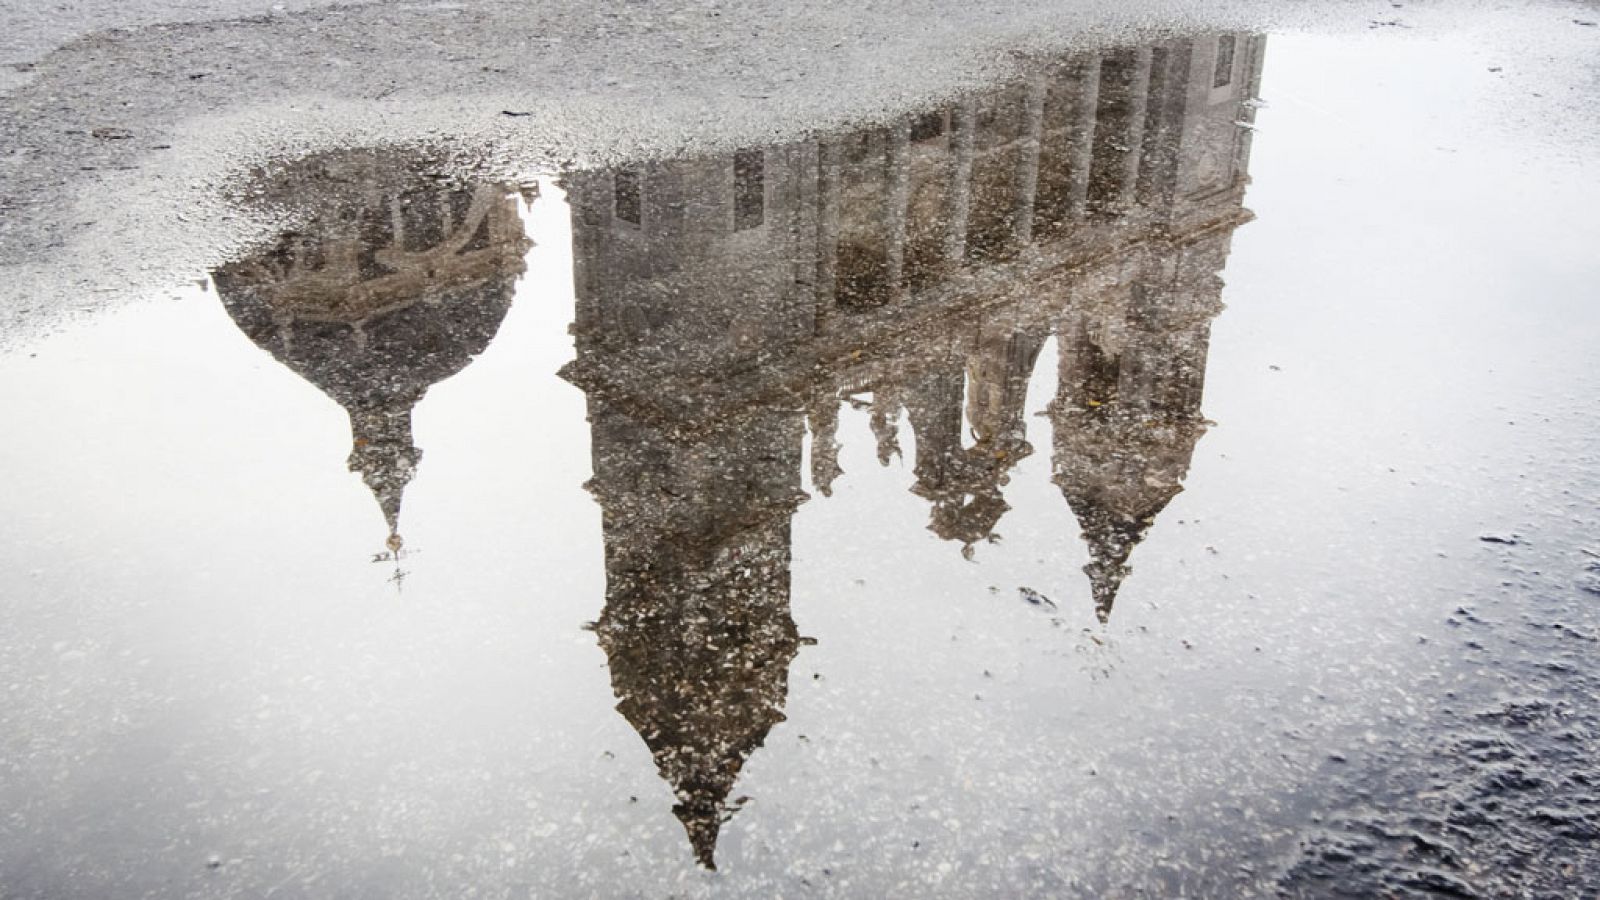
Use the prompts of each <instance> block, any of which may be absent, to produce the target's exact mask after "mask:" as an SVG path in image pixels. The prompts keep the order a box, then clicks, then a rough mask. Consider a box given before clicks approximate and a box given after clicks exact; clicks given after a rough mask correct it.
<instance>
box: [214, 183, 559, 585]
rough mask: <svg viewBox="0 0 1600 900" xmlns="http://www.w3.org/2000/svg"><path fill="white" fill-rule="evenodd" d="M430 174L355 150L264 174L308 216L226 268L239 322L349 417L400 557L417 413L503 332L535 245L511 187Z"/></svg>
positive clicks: (359, 459) (352, 460)
mask: <svg viewBox="0 0 1600 900" xmlns="http://www.w3.org/2000/svg"><path fill="white" fill-rule="evenodd" d="M428 170H429V166H428V165H427V161H426V160H424V159H420V158H418V157H415V156H413V155H408V154H403V153H399V152H376V151H350V152H346V153H337V154H328V155H323V156H317V157H311V158H308V159H304V160H300V161H298V162H296V163H294V164H292V165H289V166H285V167H283V168H280V169H276V170H273V171H271V172H268V173H263V174H262V175H261V176H260V178H259V179H258V180H257V183H256V184H255V185H254V187H255V190H256V191H258V192H259V194H260V195H262V196H263V197H264V198H265V199H266V200H267V201H268V202H271V203H274V204H278V205H280V206H282V207H284V208H286V209H287V210H289V211H291V213H292V214H293V215H295V216H296V218H297V220H299V221H301V222H303V223H304V224H303V225H301V227H299V228H298V229H297V230H294V231H290V232H286V233H284V234H283V235H282V236H280V237H279V238H278V240H277V241H276V242H275V243H273V244H272V245H270V246H268V247H266V248H265V249H263V250H261V251H260V252H258V253H256V254H254V255H252V256H249V257H247V258H245V259H243V260H240V261H238V262H233V263H229V264H228V265H225V266H223V267H222V268H220V269H218V270H217V271H216V272H215V273H213V281H214V282H215V284H216V286H217V292H218V294H219V295H220V297H221V299H222V304H223V307H224V308H225V309H226V310H227V311H228V315H229V316H230V317H232V318H233V321H234V322H235V323H236V324H237V325H238V326H239V329H240V330H241V331H243V332H244V333H245V335H246V336H248V337H249V338H250V340H251V341H253V342H254V343H255V344H256V345H257V346H259V347H261V348H262V349H263V350H266V351H267V352H268V353H270V354H272V356H273V357H274V358H275V359H277V360H278V361H279V362H281V363H283V364H284V365H285V366H287V367H288V368H289V369H290V370H292V371H293V372H294V373H295V374H297V375H299V376H300V377H301V378H304V379H305V380H306V381H309V382H310V383H311V384H313V385H315V386H316V387H317V388H318V389H319V390H321V391H322V392H323V393H324V394H327V395H328V396H329V397H330V398H332V399H333V400H334V402H336V403H338V404H339V405H340V406H342V407H344V409H345V411H346V412H347V413H348V414H349V416H350V432H351V445H352V446H351V451H350V457H349V466H350V471H352V472H356V473H359V474H360V475H361V478H362V480H363V481H364V482H366V485H367V487H368V488H370V489H371V491H372V494H373V496H374V497H375V498H376V499H377V501H378V506H379V508H380V509H381V510H382V512H383V517H384V520H385V522H386V524H387V526H388V532H389V537H388V541H387V545H388V548H389V551H390V553H391V554H398V553H399V552H400V549H401V546H402V540H401V537H400V506H401V501H402V495H403V493H404V491H405V487H406V485H407V484H408V483H409V482H410V481H411V478H412V476H413V475H414V474H415V472H416V467H417V463H418V462H419V461H420V460H421V458H422V451H421V450H420V449H418V448H417V446H416V444H415V443H414V441H413V440H412V432H411V414H412V411H413V410H414V409H415V407H416V405H417V403H418V402H419V401H421V399H422V397H423V395H424V394H426V393H427V391H428V388H430V387H432V386H433V385H435V384H437V383H439V382H441V381H443V380H445V379H446V378H449V377H450V376H452V375H454V374H456V373H457V372H459V371H461V370H462V369H464V368H466V366H467V365H468V364H470V363H471V362H472V360H473V359H474V358H475V357H476V356H477V355H478V354H480V353H482V352H483V350H484V349H485V348H486V347H488V345H489V342H490V341H492V340H493V339H494V336H495V333H496V332H497V331H498V330H499V328H500V322H501V320H502V319H504V318H505V315H506V311H507V310H508V309H509V308H510V304H511V295H512V292H513V288H514V285H515V283H516V280H517V277H518V276H519V275H521V273H522V271H523V257H524V255H525V254H526V253H527V250H528V248H529V247H530V246H531V242H530V241H529V240H528V239H527V237H526V236H525V235H524V233H523V228H522V222H521V219H520V217H519V216H518V214H517V206H516V201H515V198H514V197H512V196H511V195H510V193H509V190H508V188H506V187H505V186H502V185H488V184H480V185H452V184H448V183H443V182H440V181H438V180H436V179H434V178H430V177H428V176H427V175H426V174H424V173H425V172H427V171H428ZM529 199H530V200H531V199H532V195H531V194H530V195H529Z"/></svg>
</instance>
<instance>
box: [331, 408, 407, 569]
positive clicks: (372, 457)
mask: <svg viewBox="0 0 1600 900" xmlns="http://www.w3.org/2000/svg"><path fill="white" fill-rule="evenodd" d="M350 432H351V437H352V447H351V449H350V459H349V466H350V471H352V472H355V473H358V474H359V475H360V476H361V480H362V481H364V482H366V485H367V488H368V489H370V490H371V491H372V496H373V498H374V499H376V500H377V501H378V508H379V509H381V510H382V511H383V520H384V522H385V523H386V524H387V525H388V526H389V537H388V540H387V541H386V542H385V543H386V545H387V546H388V548H389V550H390V552H391V553H395V554H398V553H399V551H400V548H401V547H402V546H403V545H404V541H403V540H402V539H401V537H400V504H401V502H402V500H403V499H404V495H405V489H406V485H407V484H408V483H410V481H411V478H412V476H413V475H415V474H416V471H417V463H418V461H420V460H421V459H422V451H421V450H418V449H417V447H416V445H415V444H413V443H412V440H411V406H410V405H404V401H399V402H396V403H392V404H389V405H387V406H384V407H379V408H377V409H363V410H351V411H350Z"/></svg>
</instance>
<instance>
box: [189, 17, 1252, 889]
mask: <svg viewBox="0 0 1600 900" xmlns="http://www.w3.org/2000/svg"><path fill="white" fill-rule="evenodd" d="M1262 51H1263V41H1262V39H1261V38H1259V37H1252V36H1246V35H1223V36H1220V37H1208V38H1200V39H1192V40H1175V41H1168V42H1164V43H1160V44H1156V45H1154V46H1150V47H1145V48H1139V49H1132V50H1120V51H1116V52H1111V53H1106V54H1103V55H1097V56H1080V57H1074V58H1070V59H1066V60H1059V61H1055V62H1052V63H1049V64H1044V65H1040V66H1038V67H1036V68H1035V69H1034V70H1033V72H1032V74H1030V75H1029V76H1028V77H1026V78H1025V79H1023V80H1022V81H1020V82H1018V83H1016V84H1013V85H1009V86H1007V87H1005V88H1003V89H1000V90H996V91H993V92H989V93H985V94H978V95H973V96H969V97H966V98H963V99H962V100H960V101H958V102H956V103H954V104H952V105H951V106H949V107H948V108H945V109H941V110H935V111H932V112H925V113H920V114H916V115H911V116H907V117H904V118H901V119H899V120H896V121H894V122H891V123H889V124H887V125H882V126H877V127H871V128H864V129H860V130H857V131H853V132H849V133H846V134H838V135H832V136H826V137H822V138H818V139H813V140H806V141H799V142H794V143H790V144H784V145H779V146H772V147H766V148H759V149H745V150H740V151H737V152H734V153H730V154H726V155H723V156H711V157H704V158H699V159H689V160H681V159H680V160H672V161H666V162H658V163H652V164H648V165H641V166H638V167H632V168H618V169H611V170H604V171H589V172H579V173H575V174H572V175H570V176H568V177H567V179H566V187H567V194H568V199H569V201H570V203H571V207H572V224H573V251H574V259H573V262H574V277H575V282H576V284H575V293H576V296H577V306H576V321H575V322H574V325H573V334H574V336H575V339H576V349H577V358H576V359H575V360H574V361H573V362H572V363H571V364H570V365H569V366H568V367H567V368H566V369H565V370H564V375H565V377H567V378H568V379H569V380H570V381H571V382H573V383H574V384H576V385H578V386H579V387H581V388H582V389H583V390H584V391H585V392H586V394H587V399H588V409H589V421H590V425H591V439H592V453H593V467H594V478H593V480H592V481H590V483H589V489H590V490H591V492H592V493H593V494H594V496H595V498H596V499H597V501H598V502H599V504H600V506H601V509H602V522H603V527H604V543H605V572H606V581H607V587H606V599H605V607H604V610H603V612H602V613H601V615H600V617H599V620H598V622H597V623H596V625H595V631H596V632H597V635H598V639H599V643H600V646H601V648H602V649H603V650H604V651H605V654H606V657H607V659H608V661H609V664H610V669H611V679H612V687H613V689H614V690H615V692H616V695H617V697H618V698H619V703H618V706H617V708H618V710H619V711H620V712H621V713H622V714H623V716H624V717H625V718H626V719H627V720H628V722H629V724H631V725H632V726H633V727H634V729H635V730H637V731H638V733H639V734H640V736H641V737H642V738H643V739H644V741H645V744H646V745H647V746H648V747H649V749H650V752H651V754H652V755H653V757H654V759H655V761H656V765H657V767H658V769H659V770H660V773H661V775H662V777H663V778H664V779H665V780H666V781H667V782H668V783H669V784H670V785H671V786H672V789H673V791H674V793H675V794H676V796H677V804H676V805H675V807H674V810H673V811H674V813H675V814H676V815H677V817H678V818H679V820H680V821H681V822H682V823H683V826H684V829H685V830H686V832H687V834H688V837H689V841H690V843H691V845H692V846H693V849H694V852H695V856H696V857H697V858H698V860H699V861H700V862H701V863H702V864H703V865H705V866H707V867H708V868H714V867H715V861H714V856H715V850H716V843H717V838H718V833H719V830H720V828H721V824H722V822H723V821H725V820H726V818H727V817H728V816H729V815H731V813H732V811H733V809H734V808H736V807H737V805H738V802H737V801H732V802H730V800H729V796H730V794H731V793H732V790H733V786H734V783H735V781H736V780H737V779H738V777H739V773H740V771H741V769H742V768H743V766H744V764H745V762H746V761H747V760H748V759H749V757H750V755H751V754H752V753H753V752H754V751H755V750H756V749H757V748H758V747H760V746H761V745H762V743H763V741H764V740H765V739H766V737H767V735H768V733H769V732H770V731H771V729H772V728H773V727H774V726H775V725H776V724H777V723H779V722H781V721H783V719H784V715H783V706H784V703H785V700H786V696H787V689H788V670H789V666H790V664H791V662H792V661H793V660H794V658H795V656H796V654H797V653H798V652H799V648H800V646H801V645H802V644H803V643H805V639H803V638H801V637H800V636H799V633H798V631H797V629H796V627H795V623H794V620H793V618H792V617H791V614H790V571H789V570H790V523H791V520H792V518H793V516H794V513H795V510H796V509H797V508H798V506H799V505H800V504H801V503H802V502H804V501H805V500H806V499H807V495H806V494H805V493H804V492H803V491H802V489H801V480H802V479H801V469H802V466H803V461H804V459H805V453H804V449H803V448H804V442H805V436H806V433H807V432H808V431H809V432H810V434H811V444H810V447H811V454H810V477H811V481H812V484H813V485H814V486H815V488H816V490H817V491H818V492H819V493H821V494H823V495H824V496H828V495H831V493H832V489H833V485H834V484H835V483H836V482H837V480H838V479H839V478H842V477H845V474H846V473H845V472H844V471H843V469H842V467H841V465H840V463H839V451H840V449H841V448H840V446H839V443H838V440H837V437H836V433H837V427H838V420H839V409H840V406H841V404H842V403H850V404H852V405H853V406H855V407H856V408H861V409H864V410H866V411H867V412H868V414H869V416H870V421H871V430H872V433H873V435H874V439H875V441H876V444H877V447H876V451H877V458H878V459H879V461H880V462H882V463H884V464H887V463H888V462H889V461H890V460H892V459H894V458H895V457H897V456H899V455H900V454H901V452H902V450H901V441H900V428H901V423H902V421H904V422H908V423H909V425H910V429H911V432H912V434H913V435H914V438H915V459H914V460H912V474H913V477H914V483H913V485H912V487H911V490H912V491H913V492H915V493H916V494H917V495H918V496H919V497H922V498H923V499H925V500H926V501H927V503H928V504H929V506H930V515H929V525H928V527H929V529H930V530H932V531H933V532H934V533H935V534H937V535H938V536H939V537H940V538H942V539H945V540H949V541H952V542H955V543H958V544H960V546H961V552H962V553H963V554H964V555H966V556H967V557H968V558H973V557H974V556H975V554H976V552H977V548H978V547H979V546H981V545H982V544H984V543H986V542H991V541H995V540H998V538H999V534H998V531H997V529H998V527H999V525H1000V522H1001V521H1002V519H1003V517H1004V516H1005V514H1006V513H1007V511H1008V510H1009V509H1010V507H1009V505H1008V504H1007V502H1006V499H1005V494H1004V491H1005V488H1006V487H1007V485H1008V484H1009V482H1010V480H1011V476H1012V472H1013V470H1014V469H1015V467H1016V466H1017V464H1018V463H1019V462H1020V461H1021V460H1023V459H1025V458H1027V457H1028V456H1029V455H1031V454H1032V453H1033V452H1034V449H1035V448H1034V447H1033V446H1032V445H1030V444H1029V442H1028V440H1027V437H1026V434H1027V429H1026V427H1025V420H1024V414H1025V408H1024V404H1025V401H1026V394H1027V388H1028V384H1029V382H1030V380H1031V377H1032V375H1033V369H1034V366H1035V364H1036V362H1037V360H1038V358H1039V356H1040V353H1041V351H1042V349H1043V347H1044V345H1045V343H1046V342H1047V341H1048V340H1049V339H1050V338H1051V337H1054V338H1055V339H1056V342H1057V348H1058V351H1059V360H1060V363H1059V372H1058V378H1057V387H1056V391H1055V396H1054V398H1053V399H1052V400H1051V401H1050V403H1049V404H1048V407H1047V411H1046V412H1047V415H1048V416H1049V418H1050V420H1051V423H1052V425H1053V432H1054V437H1053V443H1054V447H1053V452H1052V457H1051V460H1052V471H1053V479H1052V480H1053V481H1054V483H1055V484H1056V485H1057V486H1058V487H1059V488H1060V489H1061V492H1062V494H1063V495H1064V497H1065V499H1066V502H1067V503H1068V505H1069V506H1070V507H1071V509H1072V511H1073V513H1074V514H1075V515H1076V516H1077V519H1078V521H1079V524H1080V525H1081V527H1082V529H1083V532H1082V537H1083V539H1084V540H1085V542H1086V543H1087V545H1088V550H1089V557H1090V562H1089V564H1088V565H1087V566H1085V568H1084V571H1085V573H1086V574H1087V575H1088V577H1089V581H1090V585H1091V591H1092V595H1093V598H1094V605H1095V611H1096V614H1097V615H1098V617H1099V618H1100V620H1101V621H1107V620H1108V619H1109V617H1110V615H1111V612H1112V608H1113V605H1114V603H1115V601H1116V596H1117V592H1118V590H1119V588H1120V586H1121V584H1122V581H1123V579H1124V578H1125V577H1126V576H1127V574H1128V572H1129V566H1128V559H1129V556H1130V554H1131V552H1132V551H1133V548H1134V547H1135V545H1137V544H1138V543H1139V542H1140V541H1141V540H1142V539H1143V537H1144V536H1145V534H1146V533H1147V532H1148V530H1149V528H1150V527H1151V524H1152V523H1153V521H1154V518H1155V516H1156V515H1157V514H1159V513H1160V512H1161V510H1162V509H1163V508H1164V507H1165V506H1166V505H1167V503H1168V502H1169V501H1170V500H1171V499H1172V497H1173V496H1175V495H1176V494H1177V493H1178V492H1179V491H1180V490H1181V489H1182V481H1183V479H1184V477H1185V475H1186V474H1187V471H1188V467H1189V461H1190V459H1191V457H1192V455H1193V451H1194V448H1195V444H1196V442H1197V441H1198V440H1199V438H1200V436H1201V435H1202V434H1203V432H1204V431H1205V426H1206V423H1205V420H1204V418H1203V417H1202V415H1201V412H1200V402H1201V392H1202V386H1203V381H1204V376H1205V365H1206V350H1207V344H1208V338H1209V332H1210V323H1211V320H1212V319H1213V318H1214V317H1215V316H1216V315H1217V314H1218V312H1220V310H1221V309H1222V304H1221V301H1220V291H1221V281H1220V279H1219V278H1218V273H1219V272H1220V270H1221V269H1222V268H1223V265H1224V263H1225V261H1226V257H1227V253H1228V246H1229V240H1230V238H1231V235H1232V231H1233V229H1234V228H1235V227H1237V226H1238V225H1239V224H1241V223H1243V222H1244V221H1246V220H1247V219H1248V217H1249V214H1248V213H1246V212H1245V211H1244V209H1243V207H1242V202H1243V196H1244V185H1245V180H1246V176H1245V171H1246V163H1247V158H1248V150H1249V133H1248V126H1247V122H1248V120H1249V119H1251V118H1252V103H1251V101H1252V98H1253V97H1254V96H1255V92H1256V89H1257V83H1258V81H1259V72H1260V64H1261V56H1262ZM414 168H415V162H414V161H411V163H410V164H409V165H408V163H407V161H406V160H404V159H402V158H399V157H390V156H384V155H381V154H343V155H338V156H329V157H323V158H317V159H313V160H310V161H307V162H305V163H302V164H300V165H297V166H295V167H293V168H291V169H289V170H286V171H284V172H280V173H278V177H277V179H276V180H269V181H268V188H267V192H268V194H269V196H270V195H271V194H272V193H273V192H274V191H276V192H279V193H282V194H284V195H286V196H287V197H290V198H292V200H293V201H295V202H296V203H298V204H299V205H302V206H304V205H307V204H309V205H311V207H312V213H313V214H312V216H311V218H310V221H309V224H308V226H307V227H306V229H305V230H304V231H303V232H301V233H295V234H290V235H286V236H284V237H283V238H282V239H281V240H280V241H279V242H278V243H277V245H276V246H274V247H272V248H270V249H268V250H267V251H265V252H263V253H262V254H260V255H259V256H257V257H255V258H252V259H249V260H246V261H244V262H241V263H236V264H233V265H229V266H227V267H225V268H223V269H222V270H220V271H218V272H217V273H216V276H215V280H216V283H217V286H218V289H219V292H220V293H221V295H222V298H223V303H224V304H225V306H226V307H227V309H228V312H229V314H230V315H231V316H232V317H233V318H234V320H235V321H236V322H238V324H239V326H240V328H241V329H242V330H243V331H244V332H245V333H246V334H247V335H249V336H250V338H251V339H252V340H253V341H255V342H256V343H257V344H258V345H260V346H261V347H263V348H264V349H266V350H267V351H268V352H270V353H272V354H273V355H274V356H275V357H276V358H278V359H279V360H280V361H282V362H283V363H284V364H285V365H287V366H288V367H290V368H291V369H293V370H294V371H295V372H297V373H298V374H300V375H301V376H302V377H304V378H305V379H307V380H308V381H310V382H312V383H313V384H315V385H317V387H319V388H320V389H322V390H323V391H324V392H325V393H327V394H328V395H329V396H330V397H332V398H333V399H334V400H336V401H338V402H339V404H340V405H342V406H343V407H344V408H345V409H346V410H348V411H349V413H350V421H351V430H352V433H353V436H354V449H353V451H352V453H351V456H350V468H351V469H352V470H353V471H356V472H359V473H361V475H362V477H363V479H364V480H365V481H366V483H367V484H368V485H369V486H370V487H371V489H372V491H373V493H374V494H375V495H376V496H377V498H378V502H379V504H380V506H381V507H382V508H383V512H384V515H385V518H386V519H387V520H388V525H389V529H390V547H391V549H392V550H393V551H394V552H396V553H398V551H399V548H400V538H399V533H398V527H399V526H398V520H399V514H400V500H401V491H402V489H403V488H404V487H405V485H406V483H407V482H408V481H409V479H410V478H411V476H412V473H413V471H414V468H415V466H416V463H417V460H418V457H419V455H420V454H419V451H418V450H417V449H416V448H415V446H414V445H413V444H412V439H411V425H410V417H411V410H412V408H413V407H414V406H415V405H416V403H417V402H418V401H419V400H420V399H421V397H422V395H423V394H424V392H426V390H427V389H428V388H429V387H430V386H431V385H433V384H435V383H437V382H438V381H440V380H442V379H444V378H447V377H449V376H450V375H452V374H454V373H456V372H458V371H460V370H461V369H462V368H463V367H464V366H466V365H467V364H468V363H469V362H470V361H471V360H472V358H473V357H474V356H475V355H476V354H478V353H480V352H482V350H483V349H484V347H486V346H487V344H488V342H489V341H490V340H491V339H492V338H493V337H494V334H495V332H496V330H497V329H498V327H499V324H500V322H501V319H502V318H503V317H504V316H505V313H506V310H507V308H508V304H509V302H510V297H511V292H512V288H513V283H514V281H515V279H516V278H517V276H518V275H519V274H520V273H521V272H522V265H523V264H522V257H523V254H524V252H525V251H526V249H527V247H528V241H527V239H526V238H525V237H524V235H523V232H522V229H521V226H520V223H519V221H518V218H517V214H516V207H515V203H514V201H513V200H512V199H511V198H510V197H509V196H508V193H507V191H506V189H504V188H502V187H497V186H478V187H456V186H448V185H444V184H441V183H440V182H436V181H430V180H428V179H426V178H424V177H422V176H419V175H416V174H414V173H413V172H412V170H413V169H414ZM530 199H531V198H530Z"/></svg>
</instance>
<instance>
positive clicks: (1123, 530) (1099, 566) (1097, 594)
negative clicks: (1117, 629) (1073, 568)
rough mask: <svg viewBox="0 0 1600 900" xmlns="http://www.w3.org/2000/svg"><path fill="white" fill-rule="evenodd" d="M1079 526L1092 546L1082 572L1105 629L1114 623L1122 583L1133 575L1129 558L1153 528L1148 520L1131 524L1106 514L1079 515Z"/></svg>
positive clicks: (1097, 511)
mask: <svg viewBox="0 0 1600 900" xmlns="http://www.w3.org/2000/svg"><path fill="white" fill-rule="evenodd" d="M1079 524H1081V525H1082V526H1083V540H1084V542H1085V543H1087V544H1088V545H1089V564H1088V565H1086V566H1084V567H1083V572H1084V574H1085V575H1088V576H1089V591H1090V594H1091V595H1092V596H1093V597H1094V613H1095V617H1096V618H1098V619H1099V620H1100V623H1101V624H1102V625H1103V624H1105V623H1106V622H1109V621H1110V620H1111V608H1112V607H1113V606H1114V605H1116V602H1117V592H1118V591H1119V590H1121V588H1122V580H1123V579H1124V578H1126V577H1127V576H1128V573H1129V572H1131V571H1132V569H1131V567H1129V566H1128V557H1129V555H1131V554H1132V553H1133V548H1134V546H1135V545H1137V544H1138V543H1139V542H1140V541H1142V540H1144V535H1145V532H1146V531H1148V530H1149V528H1150V525H1149V521H1148V520H1146V521H1143V522H1130V521H1127V520H1124V519H1120V518H1118V517H1117V516H1115V515H1114V514H1112V513H1109V512H1107V511H1105V510H1086V511H1085V512H1084V513H1082V514H1080V516H1079Z"/></svg>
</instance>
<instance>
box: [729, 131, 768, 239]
mask: <svg viewBox="0 0 1600 900" xmlns="http://www.w3.org/2000/svg"><path fill="white" fill-rule="evenodd" d="M766 185H767V159H766V152H765V151H763V150H740V151H739V152H737V153H735V154H733V230H735V231H743V230H745V229H746V228H755V227H757V226H759V225H760V224H761V223H762V221H763V219H764V217H765V215H766V204H767V186H766Z"/></svg>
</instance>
